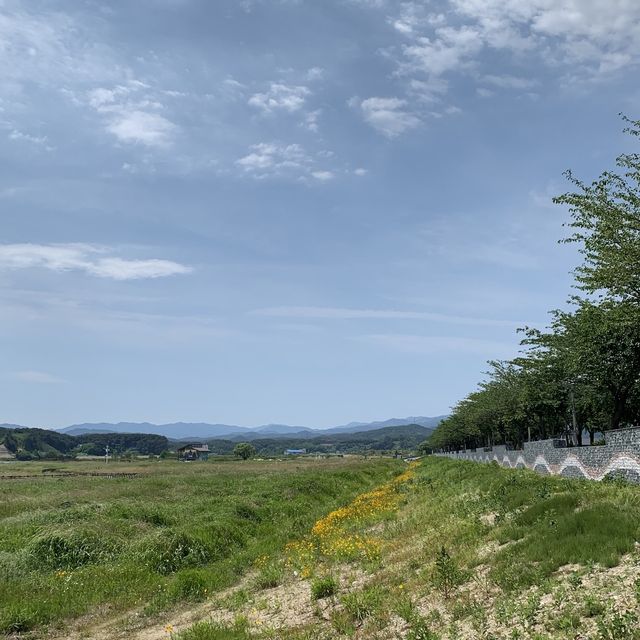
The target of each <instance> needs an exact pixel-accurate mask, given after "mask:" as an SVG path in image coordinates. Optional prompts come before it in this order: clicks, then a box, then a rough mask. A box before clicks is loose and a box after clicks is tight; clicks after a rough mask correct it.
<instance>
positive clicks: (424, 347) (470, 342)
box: [358, 334, 518, 358]
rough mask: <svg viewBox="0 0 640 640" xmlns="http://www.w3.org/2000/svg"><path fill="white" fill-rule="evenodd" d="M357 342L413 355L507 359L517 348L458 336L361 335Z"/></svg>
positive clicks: (496, 342)
mask: <svg viewBox="0 0 640 640" xmlns="http://www.w3.org/2000/svg"><path fill="white" fill-rule="evenodd" d="M358 339H359V340H362V341H365V342H368V343H371V344H374V345H378V346H380V347H384V348H386V349H391V350H393V351H399V352H401V353H412V354H415V355H430V354H433V353H465V354H472V355H477V356H483V357H492V358H507V357H513V356H515V355H516V354H517V352H518V347H517V346H516V345H512V344H509V343H506V342H498V341H495V340H484V339H481V338H467V337H459V336H423V335H404V334H372V335H363V336H360V337H359V338H358Z"/></svg>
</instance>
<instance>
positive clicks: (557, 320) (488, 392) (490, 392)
mask: <svg viewBox="0 0 640 640" xmlns="http://www.w3.org/2000/svg"><path fill="white" fill-rule="evenodd" d="M623 120H624V121H625V123H626V128H625V132H626V133H628V134H629V135H630V136H632V137H633V138H638V137H640V121H634V120H629V119H628V118H626V117H624V116H623ZM565 176H566V177H567V178H568V180H569V181H570V183H571V185H572V189H573V190H572V191H570V192H568V193H565V194H563V195H561V196H558V197H556V198H554V200H553V201H554V202H555V203H556V204H559V205H564V206H565V207H567V208H568V212H569V221H568V222H567V223H566V224H565V226H566V227H567V228H568V229H569V230H570V231H569V235H568V237H566V238H565V239H563V240H561V242H567V243H576V244H577V245H578V246H579V252H580V255H581V258H582V263H581V264H580V265H579V266H578V267H577V268H576V269H575V270H574V277H575V283H574V288H575V293H573V294H572V295H571V296H570V298H569V308H568V310H558V309H556V310H553V311H551V312H550V316H551V319H550V323H549V326H548V327H547V328H545V329H543V330H541V329H537V328H532V327H524V328H522V329H519V331H520V332H521V335H522V341H521V346H522V349H521V351H520V355H519V356H518V357H516V358H514V359H513V360H507V361H501V360H492V361H490V362H489V363H488V364H489V371H488V372H487V377H486V379H485V380H483V381H482V382H480V383H479V385H478V388H477V389H476V390H475V391H474V392H472V393H470V394H469V395H468V396H467V397H466V398H464V399H463V400H461V401H460V402H459V403H458V404H457V405H456V406H455V407H454V408H453V412H452V414H451V415H450V416H449V417H448V418H446V419H445V420H444V421H443V422H442V423H441V424H440V425H439V427H438V428H437V429H436V430H435V431H434V433H433V434H432V436H431V437H430V438H429V440H428V441H427V443H426V444H427V445H428V447H431V448H433V449H438V450H455V449H460V448H465V447H466V448H477V447H483V446H493V445H495V444H507V445H512V446H514V447H516V448H520V447H521V446H522V444H523V442H525V441H527V440H541V439H547V438H555V437H559V438H564V439H565V440H566V442H567V444H568V445H570V446H571V445H578V446H580V445H582V444H584V442H583V434H588V439H589V442H590V444H594V441H595V439H596V435H597V434H598V433H605V432H606V431H608V430H611V429H617V428H620V427H624V426H629V425H632V424H638V423H639V422H640V154H638V153H624V154H622V155H620V156H618V158H617V159H616V169H614V170H610V171H605V172H604V173H602V174H601V175H600V176H599V178H598V179H597V180H595V181H593V182H591V183H586V182H583V181H581V180H579V179H577V178H576V177H575V176H574V175H573V174H572V173H571V172H570V171H568V172H566V174H565Z"/></svg>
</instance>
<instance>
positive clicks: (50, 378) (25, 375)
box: [12, 371, 66, 384]
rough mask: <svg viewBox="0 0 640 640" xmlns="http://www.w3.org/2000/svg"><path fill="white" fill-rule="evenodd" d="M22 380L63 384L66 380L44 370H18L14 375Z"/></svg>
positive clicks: (35, 382)
mask: <svg viewBox="0 0 640 640" xmlns="http://www.w3.org/2000/svg"><path fill="white" fill-rule="evenodd" d="M12 377H13V378H15V379H16V380H19V381H20V382H29V383H34V384H61V383H63V382H66V381H65V380H63V379H62V378H58V377H57V376H54V375H51V374H50V373H46V372H44V371H17V372H16V373H14V374H13V376H12Z"/></svg>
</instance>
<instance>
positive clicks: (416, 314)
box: [252, 307, 527, 327]
mask: <svg viewBox="0 0 640 640" xmlns="http://www.w3.org/2000/svg"><path fill="white" fill-rule="evenodd" d="M252 315H259V316H264V317H270V318H307V319H314V320H426V321H432V322H442V323H446V324H460V325H471V326H490V327H521V326H523V325H525V324H527V323H526V322H516V321H513V320H499V319H498V320H496V319H489V318H474V317H468V316H452V315H448V314H443V313H433V312H428V311H401V310H397V309H348V308H342V307H267V308H265V309H256V310H255V311H253V312H252Z"/></svg>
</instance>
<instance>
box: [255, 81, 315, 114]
mask: <svg viewBox="0 0 640 640" xmlns="http://www.w3.org/2000/svg"><path fill="white" fill-rule="evenodd" d="M310 93H311V91H310V90H309V88H308V87H305V86H302V85H287V84H283V83H281V82H272V83H271V84H270V85H269V89H268V90H267V91H265V92H264V93H255V94H254V95H252V96H251V97H250V98H249V104H250V105H251V106H252V107H256V108H257V109H260V110H261V111H262V112H264V113H273V112H275V111H286V112H289V113H293V112H294V111H299V110H300V109H302V107H303V106H304V103H305V100H306V98H307V96H308V95H309V94H310Z"/></svg>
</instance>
